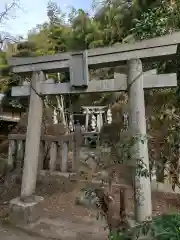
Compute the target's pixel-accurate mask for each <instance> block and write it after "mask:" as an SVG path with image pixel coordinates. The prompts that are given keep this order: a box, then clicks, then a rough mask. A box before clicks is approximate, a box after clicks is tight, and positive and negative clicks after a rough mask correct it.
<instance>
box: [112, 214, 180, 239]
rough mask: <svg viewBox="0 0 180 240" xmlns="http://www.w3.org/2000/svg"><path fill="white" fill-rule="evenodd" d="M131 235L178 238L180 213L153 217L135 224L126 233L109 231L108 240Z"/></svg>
mask: <svg viewBox="0 0 180 240" xmlns="http://www.w3.org/2000/svg"><path fill="white" fill-rule="evenodd" d="M133 235H137V238H135V239H137V240H138V239H139V240H140V239H141V240H180V214H165V215H161V216H158V217H154V218H153V220H152V222H150V223H147V222H146V223H143V224H141V225H136V226H135V227H134V228H132V229H130V230H129V231H128V232H127V233H111V234H110V236H109V240H131V239H133V238H132V236H133ZM138 235H139V237H138Z"/></svg>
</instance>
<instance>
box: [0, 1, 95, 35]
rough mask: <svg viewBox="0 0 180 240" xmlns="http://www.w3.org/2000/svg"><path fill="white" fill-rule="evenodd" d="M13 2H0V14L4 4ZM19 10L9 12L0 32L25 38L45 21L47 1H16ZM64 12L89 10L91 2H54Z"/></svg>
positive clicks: (0, 25)
mask: <svg viewBox="0 0 180 240" xmlns="http://www.w3.org/2000/svg"><path fill="white" fill-rule="evenodd" d="M12 1H13V0H0V13H1V12H2V11H3V10H4V6H5V5H6V4H11V3H12ZM17 1H18V3H19V6H20V9H18V8H15V9H13V10H11V11H10V13H9V19H6V20H5V21H4V22H3V23H0V31H1V32H2V31H4V32H8V33H10V34H11V35H13V36H22V37H26V35H27V33H28V31H29V30H31V29H32V28H34V27H35V26H36V25H37V24H41V23H43V22H44V21H46V20H47V15H46V7H47V3H48V0H17ZM53 2H57V3H58V5H59V6H60V7H61V9H62V10H63V11H65V12H67V11H68V9H69V8H68V7H70V6H74V7H75V8H77V9H78V8H82V9H85V10H90V8H91V5H92V0H54V1H53Z"/></svg>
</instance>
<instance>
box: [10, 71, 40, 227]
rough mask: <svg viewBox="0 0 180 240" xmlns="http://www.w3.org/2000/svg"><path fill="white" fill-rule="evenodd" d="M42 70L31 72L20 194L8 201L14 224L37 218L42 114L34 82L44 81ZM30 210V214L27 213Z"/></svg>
mask: <svg viewBox="0 0 180 240" xmlns="http://www.w3.org/2000/svg"><path fill="white" fill-rule="evenodd" d="M44 80H45V76H44V73H43V72H40V73H37V72H35V73H33V75H32V82H31V89H30V105H29V114H28V127H27V133H26V147H25V158H24V168H23V176H22V186H21V196H20V198H16V199H13V200H12V201H11V202H10V208H11V212H12V214H11V215H10V218H11V221H12V222H14V223H15V224H18V223H21V222H22V223H29V222H31V221H32V222H34V221H36V220H37V219H38V218H39V214H40V212H41V211H40V210H39V208H40V204H39V203H40V202H41V201H42V200H43V198H42V197H39V196H35V195H34V194H35V190H36V179H37V172H38V164H39V148H40V137H41V124H42V114H43V100H42V99H41V96H39V94H38V93H37V92H36V84H37V82H39V81H44ZM29 212H31V214H29Z"/></svg>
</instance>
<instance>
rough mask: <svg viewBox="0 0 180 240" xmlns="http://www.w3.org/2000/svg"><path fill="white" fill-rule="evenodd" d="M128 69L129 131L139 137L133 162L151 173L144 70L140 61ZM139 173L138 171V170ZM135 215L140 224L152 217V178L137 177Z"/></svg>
mask: <svg viewBox="0 0 180 240" xmlns="http://www.w3.org/2000/svg"><path fill="white" fill-rule="evenodd" d="M127 67H128V74H127V80H128V86H129V92H128V93H129V128H130V129H129V131H130V135H131V136H132V137H137V140H136V143H135V145H134V146H133V149H132V153H131V154H132V160H134V162H135V161H139V160H141V161H142V163H143V165H144V166H145V167H146V168H147V171H148V172H149V156H148V145H147V139H146V116H145V102H144V90H143V69H142V63H141V60H139V59H134V60H130V61H128V63H127ZM136 171H137V170H136ZM134 180H135V181H134V187H135V203H136V204H135V215H136V220H137V221H139V222H142V221H145V220H148V218H149V217H150V218H151V216H152V204H151V182H150V177H142V176H137V175H135V179H134Z"/></svg>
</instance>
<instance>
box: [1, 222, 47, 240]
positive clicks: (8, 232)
mask: <svg viewBox="0 0 180 240" xmlns="http://www.w3.org/2000/svg"><path fill="white" fill-rule="evenodd" d="M0 239H3V240H43V239H45V238H41V237H36V236H35V235H34V236H33V235H29V234H27V233H25V232H23V231H20V230H19V229H16V228H12V227H8V226H2V225H0Z"/></svg>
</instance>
